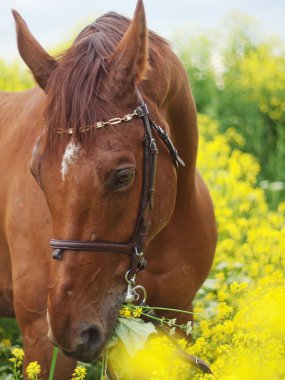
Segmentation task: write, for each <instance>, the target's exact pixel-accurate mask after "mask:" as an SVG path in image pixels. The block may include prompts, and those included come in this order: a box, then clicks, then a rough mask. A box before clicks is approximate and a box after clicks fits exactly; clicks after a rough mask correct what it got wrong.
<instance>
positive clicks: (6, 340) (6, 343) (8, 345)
mask: <svg viewBox="0 0 285 380" xmlns="http://www.w3.org/2000/svg"><path fill="white" fill-rule="evenodd" d="M1 342H2V344H3V345H4V346H5V347H11V341H10V339H2V341H1Z"/></svg>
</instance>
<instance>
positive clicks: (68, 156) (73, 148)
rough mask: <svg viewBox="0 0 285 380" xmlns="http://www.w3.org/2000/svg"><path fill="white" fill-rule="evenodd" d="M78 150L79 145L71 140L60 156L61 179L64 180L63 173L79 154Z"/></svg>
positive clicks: (64, 173) (65, 172)
mask: <svg viewBox="0 0 285 380" xmlns="http://www.w3.org/2000/svg"><path fill="white" fill-rule="evenodd" d="M79 152H80V145H79V144H75V142H74V141H73V140H71V141H70V142H69V143H68V145H67V146H66V149H65V152H64V155H63V157H62V162H61V178H62V180H63V181H64V180H65V175H66V174H67V172H68V167H69V165H71V164H72V163H74V161H75V160H76V158H77V157H78V156H79Z"/></svg>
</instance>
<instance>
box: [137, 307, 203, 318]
mask: <svg viewBox="0 0 285 380" xmlns="http://www.w3.org/2000/svg"><path fill="white" fill-rule="evenodd" d="M138 307H141V308H142V309H147V310H165V311H175V312H176V313H183V314H190V315H197V316H198V317H201V318H203V319H206V320H207V321H208V319H207V318H206V317H205V316H204V315H202V314H199V313H194V312H192V311H186V310H180V309H171V308H169V307H152V306H135V307H134V308H138Z"/></svg>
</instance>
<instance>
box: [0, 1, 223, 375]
mask: <svg viewBox="0 0 285 380" xmlns="http://www.w3.org/2000/svg"><path fill="white" fill-rule="evenodd" d="M12 12H13V16H14V18H15V23H16V31H17V43H18V49H19V53H20V55H21V57H22V59H23V60H24V62H25V63H26V65H27V66H28V67H29V69H30V71H31V72H32V74H33V76H34V78H35V81H36V83H37V86H36V87H35V88H32V89H29V90H27V91H23V92H19V93H5V92H1V94H0V144H1V149H0V162H1V192H0V315H1V316H6V317H16V319H17V322H18V324H19V327H20V330H21V332H22V336H23V342H24V350H25V359H24V367H25V366H27V364H28V363H29V362H31V361H35V360H37V361H38V363H39V364H40V365H41V368H42V375H41V378H42V379H47V378H48V372H49V368H50V362H51V354H52V349H53V344H55V345H57V346H58V347H59V348H60V354H59V357H58V361H57V365H56V371H55V377H54V378H55V379H58V380H59V379H60V380H66V379H70V376H71V374H72V372H73V370H74V367H75V365H76V361H77V360H81V361H83V362H90V361H92V360H93V359H95V358H96V357H98V355H99V354H100V352H101V351H102V349H103V348H104V345H105V343H106V341H107V340H108V338H109V337H110V335H111V334H112V330H113V328H114V326H115V324H116V321H117V318H118V315H119V310H120V308H121V306H122V303H123V302H124V300H125V296H126V287H127V282H128V283H130V282H131V281H132V280H133V279H134V278H135V275H136V281H137V283H138V284H140V285H141V286H143V287H144V288H145V289H146V292H147V296H148V298H147V302H148V304H149V305H153V306H161V307H168V308H179V309H184V310H188V311H191V310H192V301H193V298H194V296H195V294H196V292H197V291H198V289H199V288H200V287H201V285H202V284H203V282H204V281H205V279H206V277H207V275H208V273H209V270H210V268H211V265H212V261H213V257H214V252H215V247H216V223H215V216H214V210H213V205H212V201H211V197H210V195H209V191H208V189H207V187H206V185H205V183H204V181H203V179H202V177H201V175H200V173H199V172H198V170H197V168H196V155H197V147H198V131H197V120H196V108H195V102H194V99H193V95H192V92H191V88H190V84H189V80H188V77H187V74H186V72H185V70H184V68H183V66H182V64H181V62H180V61H179V59H178V58H177V56H176V55H175V54H174V52H173V51H172V50H171V47H170V45H169V43H168V42H167V41H166V40H164V39H163V38H162V37H160V36H158V35H157V34H155V33H154V32H152V31H148V29H147V25H146V16H145V11H144V5H143V1H142V0H138V2H137V5H136V9H135V13H134V17H133V19H132V20H129V19H127V18H125V17H123V16H121V15H119V14H117V13H114V12H110V13H107V14H105V15H103V16H102V17H100V18H99V19H97V20H96V21H95V22H94V23H92V24H90V25H88V26H87V27H86V28H84V29H83V30H82V32H81V33H80V34H79V35H78V37H77V38H76V39H75V41H74V42H73V44H72V45H71V47H70V48H68V49H67V50H66V51H65V52H64V53H62V54H61V55H59V56H57V57H52V56H50V55H49V54H48V53H47V52H46V51H45V50H44V48H43V47H42V46H41V45H40V43H39V42H38V41H37V40H36V39H35V37H34V36H33V35H32V33H31V32H30V30H29V29H28V26H27V25H26V23H25V21H24V20H23V19H22V17H21V16H20V14H19V13H18V12H16V11H15V10H13V11H12ZM146 105H147V106H146ZM158 125H159V126H158ZM155 126H156V127H157V128H155ZM176 149H177V150H176ZM177 151H178V152H179V155H180V157H181V158H182V159H183V160H184V162H185V167H183V166H182V165H180V166H179V167H177V165H176V164H179V163H183V162H182V160H181V159H179V156H178V155H177ZM51 238H54V240H51ZM50 240H51V242H50ZM50 245H51V246H52V248H54V251H53V258H54V259H55V260H54V259H53V258H52V255H51V253H52V251H51V249H50ZM146 261H147V265H145V264H146ZM144 267H145V268H144ZM143 268H144V269H143ZM141 269H143V270H141ZM126 280H127V282H126ZM178 318H179V321H180V322H181V323H182V322H183V321H184V319H185V317H181V316H178Z"/></svg>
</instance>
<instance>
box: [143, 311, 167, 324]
mask: <svg viewBox="0 0 285 380" xmlns="http://www.w3.org/2000/svg"><path fill="white" fill-rule="evenodd" d="M142 315H144V316H146V317H148V318H152V319H154V320H156V321H159V322H160V323H161V322H162V321H161V318H158V317H154V316H153V315H149V314H147V313H144V312H143V311H142Z"/></svg>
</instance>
